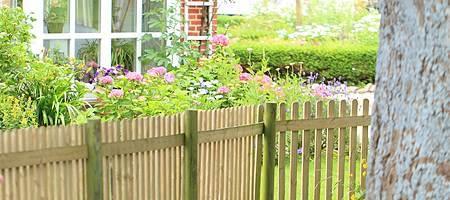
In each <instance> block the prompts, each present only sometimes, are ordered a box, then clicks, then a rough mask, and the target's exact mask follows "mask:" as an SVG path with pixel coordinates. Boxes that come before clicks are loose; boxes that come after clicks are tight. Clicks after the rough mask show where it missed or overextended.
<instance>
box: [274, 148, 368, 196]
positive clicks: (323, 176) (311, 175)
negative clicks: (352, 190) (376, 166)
mask: <svg viewBox="0 0 450 200" xmlns="http://www.w3.org/2000/svg"><path fill="white" fill-rule="evenodd" d="M286 160H287V162H286V167H285V174H286V175H285V177H286V181H285V190H286V192H285V194H286V196H285V199H289V198H290V194H289V190H290V184H289V183H290V165H289V157H287V158H286ZM337 162H338V158H337V155H335V156H334V158H333V177H332V180H333V199H337ZM349 166H350V164H349V158H348V156H347V157H346V159H345V177H344V199H348V181H349V177H350V173H349V170H350V168H349ZM325 167H326V159H325V154H323V155H322V156H321V168H322V170H321V182H320V198H321V199H325V184H326V181H325V180H326V174H325V173H326V169H325ZM297 169H298V170H297V190H296V191H297V192H296V194H297V195H296V196H297V198H296V199H301V191H300V190H301V178H302V177H301V170H302V161H301V157H299V159H298V163H297ZM278 172H279V171H278V166H276V168H275V196H276V199H278V187H279V186H278ZM359 177H360V160H359V157H358V159H357V160H356V190H357V191H359V185H360V182H359ZM313 195H314V158H311V159H310V162H309V192H308V198H309V199H313ZM358 195H359V194H358V192H357V194H356V197H358Z"/></svg>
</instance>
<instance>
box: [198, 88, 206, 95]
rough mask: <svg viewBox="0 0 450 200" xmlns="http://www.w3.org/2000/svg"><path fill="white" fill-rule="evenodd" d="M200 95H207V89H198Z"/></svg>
mask: <svg viewBox="0 0 450 200" xmlns="http://www.w3.org/2000/svg"><path fill="white" fill-rule="evenodd" d="M198 91H199V93H200V94H208V90H207V89H199V90H198Z"/></svg>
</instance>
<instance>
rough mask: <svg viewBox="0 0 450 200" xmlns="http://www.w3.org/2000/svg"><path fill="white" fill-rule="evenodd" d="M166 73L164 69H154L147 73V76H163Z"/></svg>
mask: <svg viewBox="0 0 450 200" xmlns="http://www.w3.org/2000/svg"><path fill="white" fill-rule="evenodd" d="M166 73H167V69H166V68H165V67H155V68H151V69H149V70H148V71H147V74H148V75H150V76H164V74H166Z"/></svg>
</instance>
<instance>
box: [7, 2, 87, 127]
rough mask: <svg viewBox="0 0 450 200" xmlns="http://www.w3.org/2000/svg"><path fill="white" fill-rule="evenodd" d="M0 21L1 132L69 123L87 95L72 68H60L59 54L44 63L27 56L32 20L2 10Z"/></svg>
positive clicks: (20, 14)
mask: <svg viewBox="0 0 450 200" xmlns="http://www.w3.org/2000/svg"><path fill="white" fill-rule="evenodd" d="M0 19H1V20H0V84H1V85H2V88H1V95H2V99H1V102H0V103H1V104H2V106H1V107H2V110H1V112H2V114H1V115H2V117H1V118H2V120H1V121H2V125H1V127H0V128H22V127H27V126H35V125H60V124H67V123H70V122H72V120H74V119H75V118H76V117H77V116H78V115H79V114H80V113H81V111H80V110H81V109H82V108H83V107H84V106H85V104H84V102H83V101H82V100H81V99H82V97H83V96H84V94H85V92H86V91H85V86H84V85H81V84H80V83H78V82H77V81H75V76H76V74H75V73H74V71H73V66H72V65H65V64H64V65H62V63H66V62H67V60H65V58H64V59H63V58H62V57H61V55H60V54H59V53H58V52H50V54H47V56H49V58H50V57H51V58H52V59H47V58H46V59H44V60H43V61H41V60H39V59H38V58H37V57H35V56H34V55H32V54H31V53H29V52H28V48H29V46H30V39H31V37H32V35H31V34H30V29H31V25H30V22H31V20H30V18H29V17H27V16H26V15H25V14H24V13H23V11H22V10H20V9H9V8H2V9H0ZM55 62H58V63H55ZM3 97H4V98H3Z"/></svg>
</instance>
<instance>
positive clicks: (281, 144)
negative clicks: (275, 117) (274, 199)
mask: <svg viewBox="0 0 450 200" xmlns="http://www.w3.org/2000/svg"><path fill="white" fill-rule="evenodd" d="M279 109H280V110H279V113H280V121H284V120H286V104H284V103H281V104H280V107H279ZM285 146H286V132H280V133H279V134H278V199H279V200H284V197H285V180H286V177H285V157H286V155H285V148H286V147H285Z"/></svg>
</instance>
